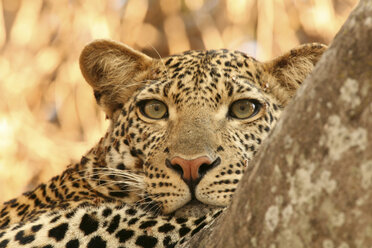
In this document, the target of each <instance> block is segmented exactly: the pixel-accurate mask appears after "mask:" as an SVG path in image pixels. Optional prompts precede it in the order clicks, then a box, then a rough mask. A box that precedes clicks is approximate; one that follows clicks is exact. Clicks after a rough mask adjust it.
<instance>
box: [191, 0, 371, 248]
mask: <svg viewBox="0 0 372 248" xmlns="http://www.w3.org/2000/svg"><path fill="white" fill-rule="evenodd" d="M250 166H254V169H253V173H251V174H245V175H244V177H243V179H242V180H241V182H240V185H239V188H238V190H237V192H236V194H235V197H234V199H233V202H232V204H231V206H230V207H229V209H228V210H227V211H226V212H225V214H224V215H223V216H221V218H220V219H218V220H217V221H216V222H215V223H214V224H212V226H211V227H209V228H207V229H206V230H203V231H202V232H201V233H199V234H198V235H196V236H195V237H194V238H193V239H192V240H190V242H188V243H187V244H186V245H185V247H229V248H233V247H239V248H241V247H270V248H271V247H272V248H274V247H285V248H287V247H295V248H300V247H324V248H328V247H329V248H333V247H334V248H348V247H372V1H370V0H361V1H360V3H359V5H358V6H357V8H356V9H355V10H354V11H353V12H352V13H351V15H350V16H349V18H348V20H347V21H346V23H345V24H344V26H343V27H342V29H341V30H340V31H339V33H338V34H337V36H336V37H335V39H334V41H333V43H332V45H331V46H330V48H329V50H328V51H327V52H326V53H325V54H324V56H323V57H322V59H321V60H320V61H319V62H318V64H317V66H316V68H315V69H314V71H313V73H312V74H311V76H310V77H308V78H307V80H306V81H305V82H304V85H303V86H302V88H301V89H300V90H299V92H298V94H297V95H296V97H295V98H294V99H293V101H292V102H291V104H290V105H289V106H288V107H287V109H286V110H285V111H284V112H283V114H282V117H281V119H280V121H279V122H278V124H277V126H276V128H275V129H274V130H273V133H272V134H271V135H270V137H269V138H268V139H267V141H266V142H265V144H263V145H262V148H261V150H260V152H259V153H258V154H257V156H256V158H255V159H254V161H253V162H252V163H251V165H250Z"/></svg>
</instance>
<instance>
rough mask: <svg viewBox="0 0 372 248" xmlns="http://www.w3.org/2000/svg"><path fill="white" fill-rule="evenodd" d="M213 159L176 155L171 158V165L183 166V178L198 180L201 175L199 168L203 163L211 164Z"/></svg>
mask: <svg viewBox="0 0 372 248" xmlns="http://www.w3.org/2000/svg"><path fill="white" fill-rule="evenodd" d="M211 163H212V161H211V160H210V159H209V158H208V157H207V156H203V157H199V158H196V159H192V160H186V159H183V158H181V157H174V158H173V159H172V160H171V165H172V166H173V167H177V166H179V167H181V169H182V172H183V174H182V177H183V179H185V180H187V181H190V180H196V179H198V178H199V177H200V174H199V168H200V166H201V165H202V164H206V165H210V164H211Z"/></svg>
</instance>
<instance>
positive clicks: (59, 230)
mask: <svg viewBox="0 0 372 248" xmlns="http://www.w3.org/2000/svg"><path fill="white" fill-rule="evenodd" d="M67 228H68V224H67V223H63V224H60V225H58V226H56V227H54V228H52V229H50V230H49V233H48V237H51V238H54V239H55V240H56V241H60V240H62V239H63V238H64V237H65V234H66V231H67Z"/></svg>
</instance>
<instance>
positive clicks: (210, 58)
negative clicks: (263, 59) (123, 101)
mask: <svg viewBox="0 0 372 248" xmlns="http://www.w3.org/2000/svg"><path fill="white" fill-rule="evenodd" d="M158 66H159V68H158V69H157V70H156V72H155V75H154V80H152V81H151V82H149V83H148V84H146V85H145V86H144V87H143V88H142V89H141V90H140V93H139V94H138V95H137V96H136V98H135V101H138V100H142V99H147V98H151V97H154V98H161V99H166V100H167V101H168V102H171V103H172V104H173V105H175V108H176V109H177V110H180V108H181V107H192V106H202V107H204V106H209V107H210V108H214V109H216V108H217V107H218V105H219V103H220V102H223V101H226V100H227V99H229V100H231V99H232V100H235V99H239V98H243V97H246V98H249V97H252V98H254V97H261V98H262V96H263V94H262V93H263V92H262V85H265V79H263V80H261V77H263V75H264V73H263V68H262V64H261V63H260V62H258V61H256V60H255V59H254V58H252V57H249V56H247V55H246V54H244V53H241V52H238V51H229V50H226V49H222V50H209V51H189V52H186V53H183V54H180V55H173V56H170V57H168V58H167V59H164V60H162V61H161V62H160V63H159V65H158ZM198 112H201V111H200V109H199V111H198Z"/></svg>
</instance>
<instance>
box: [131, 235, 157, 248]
mask: <svg viewBox="0 0 372 248" xmlns="http://www.w3.org/2000/svg"><path fill="white" fill-rule="evenodd" d="M157 242H158V239H157V238H155V237H151V236H147V235H142V236H139V237H138V239H137V240H136V245H139V246H142V247H146V248H151V247H155V245H156V243H157Z"/></svg>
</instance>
